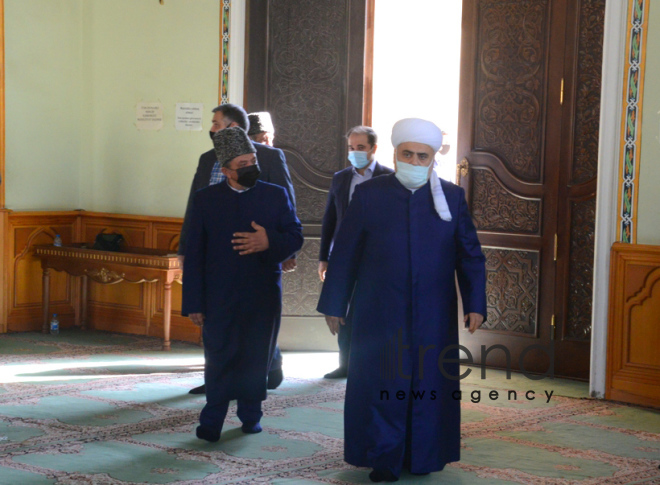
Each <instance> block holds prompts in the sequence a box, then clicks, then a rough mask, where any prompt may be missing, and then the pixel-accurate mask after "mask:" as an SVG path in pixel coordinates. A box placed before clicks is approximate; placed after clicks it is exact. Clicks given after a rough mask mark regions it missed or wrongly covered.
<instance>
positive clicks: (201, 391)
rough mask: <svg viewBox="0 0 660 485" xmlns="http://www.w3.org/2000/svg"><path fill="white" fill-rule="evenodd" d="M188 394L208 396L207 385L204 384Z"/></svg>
mask: <svg viewBox="0 0 660 485" xmlns="http://www.w3.org/2000/svg"><path fill="white" fill-rule="evenodd" d="M188 394H206V384H202V385H201V386H199V387H195V388H194V389H191V390H189V391H188Z"/></svg>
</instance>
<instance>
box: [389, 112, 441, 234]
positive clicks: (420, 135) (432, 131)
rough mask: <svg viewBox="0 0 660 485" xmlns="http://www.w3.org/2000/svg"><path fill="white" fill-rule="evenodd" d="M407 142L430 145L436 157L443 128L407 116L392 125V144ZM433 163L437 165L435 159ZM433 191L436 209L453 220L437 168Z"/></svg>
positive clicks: (432, 184)
mask: <svg viewBox="0 0 660 485" xmlns="http://www.w3.org/2000/svg"><path fill="white" fill-rule="evenodd" d="M406 142H414V143H423V144H424V145H428V146H430V147H431V149H432V150H433V155H434V157H435V153H436V152H437V151H438V150H440V147H441V146H442V130H441V129H440V128H438V127H437V126H435V124H434V123H431V122H430V121H426V120H422V119H419V118H405V119H403V120H399V121H397V122H396V123H394V126H393V127H392V145H394V148H396V147H398V146H399V145H400V144H401V143H406ZM433 163H434V165H435V160H434V161H433ZM431 193H432V194H433V205H434V206H435V211H436V212H437V213H438V215H439V216H440V218H441V219H442V220H443V221H451V212H449V206H448V205H447V198H446V197H445V193H444V192H443V191H442V185H441V184H440V179H439V177H438V174H436V173H435V170H433V171H432V172H431Z"/></svg>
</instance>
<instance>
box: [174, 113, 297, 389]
mask: <svg viewBox="0 0 660 485" xmlns="http://www.w3.org/2000/svg"><path fill="white" fill-rule="evenodd" d="M231 126H238V127H240V128H243V130H245V131H246V132H247V131H248V129H249V127H250V124H249V121H248V115H247V113H246V112H245V110H244V109H243V108H241V107H240V106H237V105H235V104H230V103H226V104H222V105H220V106H218V107H216V108H214V109H213V121H212V126H211V131H210V135H211V139H213V135H215V133H217V132H218V131H220V130H223V129H225V128H228V127H231ZM253 146H254V148H255V149H256V151H257V158H258V159H259V166H260V167H261V174H260V175H259V180H262V181H264V182H270V183H272V184H275V185H279V186H280V187H284V188H285V189H286V191H287V193H288V194H289V200H290V201H291V203H292V204H293V208H294V209H295V208H296V198H295V193H294V190H293V183H292V182H291V176H290V175H289V169H288V168H287V165H286V159H285V157H284V152H282V150H280V149H278V148H271V147H269V146H266V145H262V144H261V143H253ZM223 180H224V175H223V174H222V170H221V166H220V163H219V162H218V160H217V158H216V155H215V150H209V151H208V152H205V153H203V154H202V156H201V157H199V164H198V165H197V171H196V172H195V177H194V178H193V181H192V184H191V186H190V194H189V195H188V204H187V205H186V214H185V217H184V219H183V227H182V228H181V235H180V236H179V250H178V255H179V261H180V263H181V265H182V266H183V265H184V263H185V259H184V254H185V251H186V244H187V240H188V230H189V226H190V214H191V211H192V201H193V198H194V196H195V193H196V192H197V191H198V190H200V189H203V188H204V187H207V186H209V185H215V184H217V183H220V182H222V181H223ZM295 268H296V259H295V257H292V258H291V259H289V260H288V261H285V262H284V263H283V264H282V270H283V271H285V272H288V271H293V270H295ZM184 270H185V268H184ZM283 378H284V375H283V373H282V354H281V352H280V348H279V347H276V348H275V355H274V356H273V363H272V365H271V369H270V372H269V375H268V381H269V383H268V388H269V389H275V388H277V386H279V385H280V383H281V382H282V379H283ZM204 392H205V387H204V385H201V386H199V387H195V388H194V389H191V391H190V393H191V394H204Z"/></svg>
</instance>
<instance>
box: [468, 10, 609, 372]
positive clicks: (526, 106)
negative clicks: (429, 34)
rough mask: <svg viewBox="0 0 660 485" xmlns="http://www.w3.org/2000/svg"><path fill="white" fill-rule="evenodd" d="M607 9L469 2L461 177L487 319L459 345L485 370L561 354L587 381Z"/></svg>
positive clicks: (529, 364)
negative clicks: (482, 263) (482, 262)
mask: <svg viewBox="0 0 660 485" xmlns="http://www.w3.org/2000/svg"><path fill="white" fill-rule="evenodd" d="M604 7H605V0H574V1H570V0H464V3H463V34H462V36H463V37H462V58H461V94H460V110H459V113H460V115H459V139H458V160H459V167H458V172H457V173H458V174H459V183H460V184H461V186H463V187H464V188H465V189H466V191H467V194H468V201H469V203H470V207H471V209H472V216H473V219H474V222H475V225H476V226H477V229H478V231H479V238H480V240H481V243H482V245H483V249H484V254H485V256H486V260H487V293H488V320H487V322H485V323H484V324H483V325H482V327H481V328H480V329H479V330H478V331H477V332H475V334H474V335H469V334H467V333H462V337H461V343H462V344H463V345H464V346H466V347H467V348H468V349H469V351H470V353H471V355H472V357H473V360H474V361H475V362H477V363H481V362H483V361H485V362H486V364H488V365H492V366H494V367H507V366H510V367H511V368H512V369H519V370H520V369H521V365H522V368H524V370H527V371H530V372H538V373H544V372H546V371H547V370H548V369H549V365H550V356H551V355H552V356H554V373H555V374H556V375H563V376H570V377H577V378H583V379H586V378H587V377H588V373H589V352H590V329H591V299H592V294H591V293H592V277H593V256H594V239H593V237H594V221H595V195H596V166H597V155H598V123H599V107H600V78H601V62H602V38H603V25H604V10H605V8H604ZM494 345H503V346H504V347H506V350H505V349H501V348H500V349H493V350H492V351H490V352H488V353H486V354H483V352H482V346H485V347H486V349H488V348H489V347H491V346H494ZM532 346H542V347H543V349H541V348H538V347H536V348H535V347H532ZM507 352H508V353H509V355H510V361H507ZM484 357H485V358H484ZM521 357H522V358H523V360H522V362H521Z"/></svg>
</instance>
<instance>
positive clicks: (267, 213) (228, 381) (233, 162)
mask: <svg viewBox="0 0 660 485" xmlns="http://www.w3.org/2000/svg"><path fill="white" fill-rule="evenodd" d="M213 141H214V146H215V151H216V156H217V159H218V161H219V162H220V163H221V164H222V172H223V174H224V175H225V177H226V180H225V181H224V182H221V183H219V184H216V185H211V186H209V187H207V188H205V189H202V190H199V191H198V192H197V193H196V194H195V197H194V200H193V208H192V213H191V220H190V228H189V231H188V241H187V245H186V252H185V267H186V269H185V275H184V279H183V304H182V312H181V313H182V315H187V316H189V317H190V319H191V320H192V321H193V322H194V323H195V324H196V325H200V326H203V329H202V332H203V337H204V357H205V371H204V382H205V384H206V406H204V409H203V410H202V413H201V415H200V419H199V421H200V425H199V427H198V428H197V436H198V437H199V438H201V439H205V440H207V441H218V440H219V439H220V433H221V431H222V424H223V422H224V420H225V417H226V415H227V409H228V407H229V401H231V400H233V399H237V400H238V408H237V415H238V418H239V419H240V420H241V422H242V423H243V426H242V430H243V432H245V433H258V432H260V431H261V426H260V424H259V421H260V419H261V416H262V413H261V401H263V400H265V399H266V382H267V381H266V379H267V374H268V368H269V365H270V362H271V359H272V356H273V352H274V351H275V343H276V341H277V333H278V331H279V326H280V316H281V310H282V288H281V272H282V270H281V263H282V262H283V261H285V260H287V259H288V258H290V257H291V255H293V254H294V253H295V252H296V251H298V250H299V249H300V248H301V246H302V243H303V236H302V226H301V224H300V221H299V220H298V218H297V217H296V214H295V211H294V209H293V206H292V204H291V201H290V199H289V197H288V195H287V193H286V191H285V190H284V189H283V188H282V187H279V186H277V185H273V184H269V183H266V182H261V181H259V180H257V179H258V177H259V165H258V163H257V158H256V156H255V152H256V150H255V148H254V146H253V145H252V143H250V140H249V138H248V136H247V134H246V133H245V131H244V130H243V129H241V128H239V127H229V128H226V129H224V130H221V131H218V132H217V133H216V134H215V136H214V139H213Z"/></svg>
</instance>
